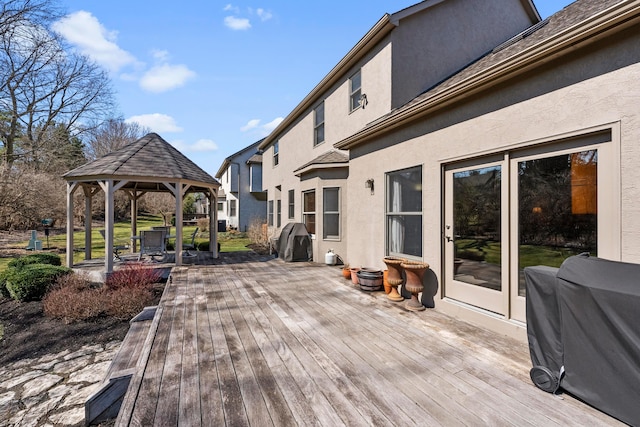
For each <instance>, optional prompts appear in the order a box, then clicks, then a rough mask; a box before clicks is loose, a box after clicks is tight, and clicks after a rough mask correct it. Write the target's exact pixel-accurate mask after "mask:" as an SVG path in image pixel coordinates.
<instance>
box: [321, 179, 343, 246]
mask: <svg viewBox="0 0 640 427" xmlns="http://www.w3.org/2000/svg"><path fill="white" fill-rule="evenodd" d="M328 191H336V192H337V193H338V194H337V196H338V210H337V211H329V210H327V192H328ZM341 196H342V195H341V192H340V187H325V188H323V189H322V239H323V240H340V236H341V234H342V233H341V231H342V227H341V222H340V207H341V204H342V199H341ZM327 215H333V216H337V219H338V234H336V235H333V234H332V235H329V234H327V226H326V225H327V221H326V218H327Z"/></svg>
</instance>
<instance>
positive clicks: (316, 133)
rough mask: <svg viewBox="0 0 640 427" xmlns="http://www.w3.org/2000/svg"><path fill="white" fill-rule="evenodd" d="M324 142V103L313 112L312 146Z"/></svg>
mask: <svg viewBox="0 0 640 427" xmlns="http://www.w3.org/2000/svg"><path fill="white" fill-rule="evenodd" d="M323 142H324V101H322V103H321V104H320V105H318V106H317V107H316V109H315V110H313V145H318V144H321V143H323Z"/></svg>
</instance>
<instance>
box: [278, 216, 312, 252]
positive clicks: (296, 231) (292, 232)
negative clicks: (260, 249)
mask: <svg viewBox="0 0 640 427" xmlns="http://www.w3.org/2000/svg"><path fill="white" fill-rule="evenodd" d="M278 256H279V257H280V258H282V259H283V260H284V261H289V262H291V261H313V246H312V245H311V236H309V232H308V231H307V227H306V226H305V225H304V224H302V223H300V222H290V223H288V224H287V225H285V226H284V227H282V231H281V232H280V237H279V238H278Z"/></svg>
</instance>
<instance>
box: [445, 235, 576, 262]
mask: <svg viewBox="0 0 640 427" xmlns="http://www.w3.org/2000/svg"><path fill="white" fill-rule="evenodd" d="M456 249H457V250H458V251H465V252H466V253H467V254H475V255H476V256H478V258H483V259H484V261H486V262H487V263H489V264H500V251H501V247H500V242H496V241H490V240H475V239H458V240H456ZM582 252H584V251H582V250H579V249H570V248H559V247H555V246H538V245H520V248H519V258H520V259H519V267H520V268H524V267H530V266H533V265H548V266H550V267H560V264H562V262H563V261H564V260H565V259H567V258H569V257H570V256H572V255H578V254H579V253H582Z"/></svg>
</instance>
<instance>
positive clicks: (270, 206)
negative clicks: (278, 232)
mask: <svg viewBox="0 0 640 427" xmlns="http://www.w3.org/2000/svg"><path fill="white" fill-rule="evenodd" d="M267 224H268V225H270V226H271V225H273V200H269V203H268V205H267Z"/></svg>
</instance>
